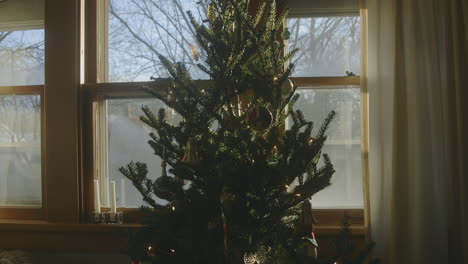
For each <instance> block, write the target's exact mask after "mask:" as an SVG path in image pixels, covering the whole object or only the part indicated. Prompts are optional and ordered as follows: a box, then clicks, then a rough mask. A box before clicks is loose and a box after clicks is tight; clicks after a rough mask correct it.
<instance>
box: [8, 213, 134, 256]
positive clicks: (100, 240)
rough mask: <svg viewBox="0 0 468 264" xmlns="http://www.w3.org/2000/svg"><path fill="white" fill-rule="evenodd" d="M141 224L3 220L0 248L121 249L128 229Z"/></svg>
mask: <svg viewBox="0 0 468 264" xmlns="http://www.w3.org/2000/svg"><path fill="white" fill-rule="evenodd" d="M139 226H140V225H135V224H124V225H96V224H66V223H64V224H62V223H48V222H46V221H37V220H0V233H1V234H2V235H1V236H0V248H3V249H27V250H28V249H29V250H60V251H88V252H119V251H120V250H121V249H123V248H125V246H126V238H125V233H124V231H125V229H127V228H138V227H139Z"/></svg>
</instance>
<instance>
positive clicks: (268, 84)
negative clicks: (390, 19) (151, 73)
mask: <svg viewBox="0 0 468 264" xmlns="http://www.w3.org/2000/svg"><path fill="white" fill-rule="evenodd" d="M248 5H249V1H248V0H219V1H213V3H212V4H211V6H210V12H209V15H208V19H207V21H206V24H200V23H198V22H197V21H196V20H195V19H194V18H193V16H192V15H191V14H190V13H189V16H190V17H191V21H192V23H193V27H194V28H195V30H196V33H197V35H196V36H197V40H198V42H199V44H200V46H201V47H203V49H204V52H205V53H206V54H207V58H206V64H207V65H208V67H205V66H201V65H200V68H201V69H202V70H203V71H205V72H207V73H208V74H209V75H210V77H211V81H210V82H207V84H206V85H205V84H200V82H195V81H193V80H192V79H191V77H190V74H189V72H188V71H187V70H186V68H185V66H184V65H182V64H180V63H174V62H170V61H168V60H167V59H166V58H164V57H163V56H159V59H160V60H161V62H162V63H163V64H164V66H165V67H166V69H167V71H168V72H169V74H170V76H171V80H170V85H169V86H168V87H167V89H166V90H164V91H161V90H160V89H157V88H152V87H148V91H149V92H150V93H152V94H153V95H154V96H155V97H156V98H158V99H160V100H161V101H163V102H164V103H165V104H166V105H168V106H169V107H171V108H172V109H174V110H175V111H177V113H178V114H180V115H181V116H182V117H183V121H182V122H180V123H179V124H177V125H171V124H169V123H168V122H167V118H166V112H165V110H164V109H160V110H159V112H158V113H157V115H155V114H153V112H152V111H151V110H150V109H149V108H147V107H143V108H142V110H143V113H144V115H143V116H142V117H141V120H142V121H143V122H144V123H145V124H146V125H148V126H150V127H151V128H153V129H154V132H153V133H151V134H150V137H151V139H150V140H149V142H148V143H149V145H150V146H151V148H152V149H153V150H154V153H155V155H158V156H159V157H161V158H162V159H164V160H165V161H166V162H167V164H168V165H169V166H170V170H169V176H162V177H159V178H158V179H157V180H155V181H152V180H149V179H148V177H147V175H148V170H147V167H146V165H145V164H142V163H138V162H137V163H133V162H132V163H130V164H128V165H127V166H126V167H123V168H121V169H120V171H121V173H122V174H124V175H125V176H126V177H127V178H129V179H130V180H131V181H132V182H133V184H134V185H135V187H136V188H137V189H138V191H139V192H141V194H142V195H143V198H144V201H146V202H147V203H148V205H149V206H150V209H147V210H146V211H147V216H148V217H147V218H146V221H145V228H143V229H142V230H141V233H140V234H139V235H138V236H137V237H138V238H139V241H138V245H145V246H149V245H151V247H152V251H151V252H150V254H149V255H148V256H141V257H142V258H143V257H146V258H147V259H150V260H151V261H152V262H153V263H171V264H175V263H184V264H188V263H216V264H220V263H226V264H227V263H233V264H240V263H243V262H244V261H243V257H244V254H245V253H251V252H258V251H259V250H260V249H263V252H264V254H266V258H267V259H268V261H267V263H295V260H296V256H295V249H296V248H297V245H298V244H299V243H301V237H302V234H300V233H299V232H297V228H296V227H297V222H298V218H299V217H300V215H301V203H302V202H303V201H304V200H306V199H310V197H311V196H312V195H314V194H315V193H316V192H318V191H320V190H321V189H323V188H325V187H327V186H328V185H330V179H331V176H332V174H333V173H334V169H333V165H332V163H331V161H330V158H329V157H328V156H327V155H325V154H324V155H322V153H321V150H322V147H323V144H324V142H325V140H326V135H325V133H326V130H327V128H328V126H329V124H330V122H331V121H332V119H333V117H334V116H335V113H334V112H331V113H330V115H329V116H328V117H327V118H326V120H325V121H324V122H323V124H322V126H321V127H320V129H319V130H318V131H317V132H316V133H314V132H313V123H312V122H310V121H307V120H306V119H305V117H304V115H303V114H302V112H301V111H299V110H297V111H293V107H294V103H295V102H296V101H297V99H298V95H296V94H295V87H289V88H285V85H286V87H287V86H288V84H289V79H288V78H289V76H290V74H291V71H292V69H293V65H289V66H287V67H285V66H284V65H287V61H288V59H289V58H290V57H291V56H292V55H293V54H286V55H282V50H283V49H284V46H283V44H282V42H280V41H279V40H278V36H279V35H280V33H279V32H280V28H281V26H282V22H283V19H284V17H285V15H286V14H285V13H282V14H280V15H278V12H277V10H276V5H275V2H274V1H272V0H268V1H265V3H263V4H262V5H261V6H260V8H259V11H258V12H257V14H256V15H255V16H251V15H249V14H248V12H247V10H248ZM158 82H160V80H158V79H155V87H156V86H157V85H156V84H158ZM247 95H248V96H247ZM239 96H241V97H242V107H241V109H239V107H238V98H239ZM260 107H264V108H267V109H269V111H270V112H271V115H272V122H271V123H270V124H269V126H267V127H266V128H264V129H258V128H255V126H253V125H252V122H251V120H250V121H249V113H251V111H252V110H253V109H259V108H260ZM288 116H289V117H290V118H291V120H292V122H293V123H292V127H291V128H290V129H287V130H286V131H284V126H285V120H286V118H287V117H288ZM213 127H214V128H213ZM189 140H191V142H194V144H196V147H197V148H196V149H197V153H196V154H197V157H198V158H199V161H198V162H190V163H187V162H185V163H184V162H183V161H182V160H183V157H184V154H185V152H186V148H185V146H186V144H187V142H188V141H189ZM322 156H323V161H324V162H323V165H322V166H319V165H318V163H319V160H320V159H321V157H322ZM153 173H154V172H153ZM289 185H291V186H293V187H291V188H290V189H292V190H291V191H287V188H286V187H285V186H289ZM155 197H159V198H162V199H164V200H167V201H168V203H167V204H165V205H161V204H158V203H157V202H156V201H155V199H154V198H155ZM141 241H144V243H141ZM132 246H135V243H133V244H132ZM132 252H141V251H139V250H137V249H135V248H133V250H132Z"/></svg>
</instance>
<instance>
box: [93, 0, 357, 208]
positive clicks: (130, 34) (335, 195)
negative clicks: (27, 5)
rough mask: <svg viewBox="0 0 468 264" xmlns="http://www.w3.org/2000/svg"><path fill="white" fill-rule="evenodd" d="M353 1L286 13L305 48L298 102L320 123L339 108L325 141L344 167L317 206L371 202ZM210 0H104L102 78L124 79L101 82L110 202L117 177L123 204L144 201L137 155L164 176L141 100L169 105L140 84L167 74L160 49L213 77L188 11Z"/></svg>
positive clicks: (104, 178)
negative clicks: (131, 174)
mask: <svg viewBox="0 0 468 264" xmlns="http://www.w3.org/2000/svg"><path fill="white" fill-rule="evenodd" d="M316 1H317V0H316ZM296 2H301V1H296ZM334 2H339V1H334ZM350 2H353V5H352V6H351V7H349V8H344V9H343V8H341V9H339V12H335V11H336V7H334V8H332V9H326V8H321V9H320V12H318V13H317V10H316V9H307V8H302V7H301V8H298V7H297V3H295V1H291V3H293V6H292V7H291V12H290V17H289V18H288V19H287V21H285V26H286V27H287V28H288V30H289V32H290V33H291V34H290V39H289V40H288V41H287V43H286V44H287V45H286V46H287V47H288V48H289V49H293V48H300V51H299V54H297V56H296V57H295V61H293V63H294V64H295V65H296V71H295V73H294V74H293V81H294V82H295V84H296V85H298V86H299V91H298V93H300V94H301V95H302V96H301V99H300V101H299V102H298V104H297V107H298V108H300V109H302V110H303V111H304V113H305V114H306V116H307V118H308V119H310V120H313V121H314V122H315V123H316V125H318V124H320V122H321V121H322V120H323V119H324V118H325V116H326V115H327V114H328V112H329V111H330V110H335V111H337V112H338V117H337V118H336V119H335V121H334V122H333V124H332V127H331V129H330V136H329V139H328V143H327V145H326V146H325V149H324V151H326V152H327V153H328V154H330V156H331V158H332V161H333V162H334V164H335V169H336V171H337V172H336V173H335V175H334V178H333V180H332V186H331V187H329V188H328V189H326V190H323V191H321V192H320V193H318V194H317V195H316V196H314V197H313V205H314V207H315V208H327V209H330V208H333V209H342V208H363V189H362V173H363V169H362V159H361V140H362V137H361V91H360V85H359V77H357V76H348V75H347V73H346V72H347V71H348V72H352V74H350V75H354V74H355V75H359V74H360V72H361V70H360V69H361V30H360V28H361V20H360V17H359V5H356V1H350ZM321 3H322V4H323V3H324V2H323V1H321ZM208 4H209V1H195V0H192V1H180V0H178V1H164V0H152V1H131V2H128V1H123V0H109V2H108V3H107V5H104V8H103V10H104V11H102V12H104V13H105V14H106V16H107V20H106V21H107V25H108V28H106V27H104V29H103V33H101V34H105V37H107V38H108V42H107V45H104V47H100V48H101V58H104V59H105V61H106V62H107V65H108V70H107V71H105V72H104V73H105V74H107V75H106V76H105V77H104V78H102V79H103V80H108V82H121V83H118V84H114V85H112V84H110V83H109V84H106V83H102V84H97V85H96V87H101V88H103V89H98V90H96V91H97V92H95V93H94V94H95V98H96V102H97V104H98V105H99V106H98V107H97V109H99V111H98V112H97V113H96V116H97V117H98V121H97V122H96V123H95V129H96V130H95V134H96V135H98V137H99V140H98V141H99V142H97V143H96V147H98V149H97V152H96V155H97V157H98V158H97V160H96V164H95V166H96V168H95V177H97V178H98V179H99V180H100V188H101V192H100V194H101V203H102V206H103V207H108V206H109V190H108V186H109V185H110V184H109V182H110V181H115V182H116V186H117V200H118V201H117V204H118V205H119V207H122V208H125V207H127V208H135V207H138V206H140V205H143V204H144V202H143V201H142V200H141V196H140V194H139V193H138V192H137V191H136V190H135V189H134V187H133V186H132V185H131V182H130V181H128V180H127V179H126V178H125V177H124V176H123V175H121V174H120V172H119V171H118V168H119V167H121V166H124V165H125V164H127V163H128V162H130V161H144V162H146V163H147V164H148V166H149V171H150V174H151V175H153V176H154V177H158V175H159V174H160V173H161V167H160V160H159V158H158V157H156V156H155V155H153V153H152V150H151V148H150V147H149V146H148V144H147V143H146V141H147V140H148V139H149V137H148V133H149V132H150V131H149V130H148V128H147V127H146V126H145V125H144V124H143V123H142V122H141V121H140V120H139V119H138V117H139V115H141V114H142V112H141V110H140V107H141V105H149V106H150V107H151V108H152V109H154V110H157V109H159V108H160V107H164V105H163V104H162V102H160V101H158V100H157V99H153V98H148V97H146V96H145V95H144V94H142V93H141V91H140V90H139V89H138V88H140V87H141V86H143V85H144V83H141V81H149V79H150V77H156V78H158V77H162V78H164V77H167V73H166V72H165V70H164V68H163V67H162V66H161V65H160V62H159V60H158V59H157V53H158V52H160V53H162V54H163V55H165V56H167V57H169V58H170V59H172V60H175V61H183V62H184V63H185V65H186V66H187V67H188V68H189V69H191V73H192V77H193V78H195V79H197V78H200V79H203V78H206V76H204V75H203V74H201V73H199V72H198V68H197V67H196V64H197V63H199V62H202V61H203V54H199V56H200V58H199V60H198V61H196V60H195V59H194V56H193V50H196V51H198V50H200V49H199V48H198V47H197V46H196V45H197V44H196V41H194V36H193V32H191V31H190V25H189V21H188V20H187V17H185V16H184V15H183V14H181V13H180V11H181V10H190V11H192V12H193V13H194V14H195V16H196V17H200V18H202V17H204V12H205V10H206V7H207V5H208ZM300 4H303V2H301V3H300ZM295 5H296V6H295ZM306 5H308V6H313V5H314V3H309V4H306ZM325 5H326V4H325ZM330 10H335V11H330ZM184 14H185V12H184ZM103 54H105V56H103ZM106 56H107V57H106ZM138 82H140V83H138ZM176 119H177V118H176V117H174V120H175V122H176ZM134 139H138V140H134ZM144 139H147V140H144Z"/></svg>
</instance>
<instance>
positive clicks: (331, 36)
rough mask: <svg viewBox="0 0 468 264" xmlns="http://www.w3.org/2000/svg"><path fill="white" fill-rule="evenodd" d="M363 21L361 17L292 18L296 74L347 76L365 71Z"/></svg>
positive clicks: (291, 47)
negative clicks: (362, 47)
mask: <svg viewBox="0 0 468 264" xmlns="http://www.w3.org/2000/svg"><path fill="white" fill-rule="evenodd" d="M360 27H361V22H360V18H359V17H309V18H290V19H288V29H289V31H290V32H291V37H290V39H289V40H288V47H289V50H292V49H295V48H299V52H298V53H297V54H296V56H295V57H294V58H293V59H292V63H294V65H295V66H296V68H295V71H294V74H293V76H295V77H316V76H346V71H350V72H353V73H355V74H357V75H359V74H360V72H361V70H360V69H361V30H360Z"/></svg>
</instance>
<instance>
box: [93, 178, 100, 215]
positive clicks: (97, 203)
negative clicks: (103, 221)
mask: <svg viewBox="0 0 468 264" xmlns="http://www.w3.org/2000/svg"><path fill="white" fill-rule="evenodd" d="M94 212H96V213H101V196H100V195H99V181H98V180H94Z"/></svg>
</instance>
